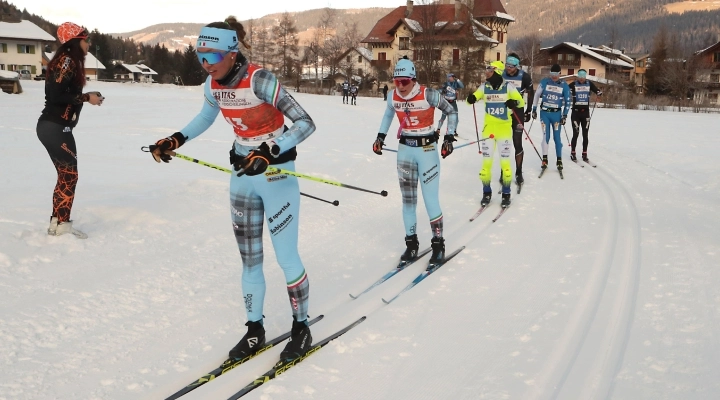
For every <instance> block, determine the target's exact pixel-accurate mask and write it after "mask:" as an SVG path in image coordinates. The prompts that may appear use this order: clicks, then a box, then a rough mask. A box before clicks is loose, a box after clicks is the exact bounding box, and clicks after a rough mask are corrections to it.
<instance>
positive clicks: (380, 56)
mask: <svg viewBox="0 0 720 400" xmlns="http://www.w3.org/2000/svg"><path fill="white" fill-rule="evenodd" d="M378 60H379V61H385V60H387V53H384V52H381V53H378Z"/></svg>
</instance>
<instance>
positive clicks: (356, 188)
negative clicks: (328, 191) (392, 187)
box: [268, 167, 388, 197]
mask: <svg viewBox="0 0 720 400" xmlns="http://www.w3.org/2000/svg"><path fill="white" fill-rule="evenodd" d="M268 171H273V172H277V173H280V174H286V175H292V176H294V177H297V178H303V179H308V180H311V181H315V182H320V183H327V184H328V185H333V186H339V187H344V188H348V189H353V190H359V191H361V192H366V193H372V194H379V195H380V196H383V197H387V195H388V192H387V191H385V190H381V191H379V192H373V191H372V190H368V189H363V188H359V187H357V186H352V185H348V184H345V183H340V182H335V181H331V180H329V179H325V178H320V177H317V176H312V175H306V174H301V173H299V172H295V171H288V170H286V169H282V168H275V167H268Z"/></svg>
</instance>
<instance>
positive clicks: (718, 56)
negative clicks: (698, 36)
mask: <svg viewBox="0 0 720 400" xmlns="http://www.w3.org/2000/svg"><path fill="white" fill-rule="evenodd" d="M713 62H720V53H713Z"/></svg>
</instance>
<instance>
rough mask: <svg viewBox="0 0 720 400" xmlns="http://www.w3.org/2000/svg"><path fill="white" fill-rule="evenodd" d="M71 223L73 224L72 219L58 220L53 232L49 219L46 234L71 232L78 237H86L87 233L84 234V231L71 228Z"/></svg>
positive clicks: (57, 234)
mask: <svg viewBox="0 0 720 400" xmlns="http://www.w3.org/2000/svg"><path fill="white" fill-rule="evenodd" d="M72 225H73V222H72V221H65V222H58V223H57V227H56V228H55V233H51V230H52V220H51V221H50V227H49V228H48V235H55V236H60V235H64V234H66V233H72V234H73V235H75V237H76V238H78V239H87V237H88V235H86V234H85V232H81V231H79V230H77V229H75V228H73V226H72Z"/></svg>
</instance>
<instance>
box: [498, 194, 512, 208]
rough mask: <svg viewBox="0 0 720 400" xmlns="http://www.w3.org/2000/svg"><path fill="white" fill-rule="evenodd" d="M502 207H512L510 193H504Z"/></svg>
mask: <svg viewBox="0 0 720 400" xmlns="http://www.w3.org/2000/svg"><path fill="white" fill-rule="evenodd" d="M500 207H502V208H508V207H510V193H503V195H502V201H501V202H500Z"/></svg>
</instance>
